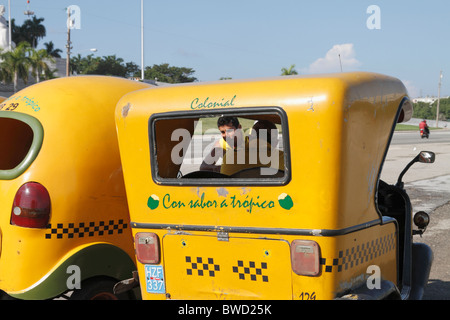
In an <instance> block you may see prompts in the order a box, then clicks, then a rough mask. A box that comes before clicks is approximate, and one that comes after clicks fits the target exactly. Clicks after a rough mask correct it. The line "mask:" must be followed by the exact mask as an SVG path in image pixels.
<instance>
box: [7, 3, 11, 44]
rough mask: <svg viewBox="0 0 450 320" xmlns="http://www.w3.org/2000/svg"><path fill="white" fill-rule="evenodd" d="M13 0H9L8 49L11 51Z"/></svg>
mask: <svg viewBox="0 0 450 320" xmlns="http://www.w3.org/2000/svg"><path fill="white" fill-rule="evenodd" d="M11 37H12V32H11V0H8V49H9V51H12V45H11V42H12V40H11Z"/></svg>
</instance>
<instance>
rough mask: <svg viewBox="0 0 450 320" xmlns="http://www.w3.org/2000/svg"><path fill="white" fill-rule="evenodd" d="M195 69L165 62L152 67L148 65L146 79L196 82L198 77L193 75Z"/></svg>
mask: <svg viewBox="0 0 450 320" xmlns="http://www.w3.org/2000/svg"><path fill="white" fill-rule="evenodd" d="M194 72H195V71H194V69H191V68H185V67H174V66H169V64H168V63H163V64H159V65H156V64H154V65H153V66H152V67H146V68H145V70H144V76H145V79H151V80H157V81H161V82H167V83H185V82H195V81H197V78H195V77H193V76H192V74H193V73H194Z"/></svg>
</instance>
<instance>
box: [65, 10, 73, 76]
mask: <svg viewBox="0 0 450 320" xmlns="http://www.w3.org/2000/svg"><path fill="white" fill-rule="evenodd" d="M67 19H68V20H67V21H68V24H67V44H66V48H67V59H66V77H69V76H70V49H72V47H71V44H72V42H70V28H71V22H72V21H71V20H70V8H68V9H67Z"/></svg>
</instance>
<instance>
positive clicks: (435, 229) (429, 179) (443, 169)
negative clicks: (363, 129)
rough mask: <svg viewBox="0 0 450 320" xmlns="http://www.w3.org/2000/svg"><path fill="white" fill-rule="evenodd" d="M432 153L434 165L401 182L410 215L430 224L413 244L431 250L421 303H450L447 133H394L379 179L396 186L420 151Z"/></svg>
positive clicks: (412, 172) (449, 133) (415, 168)
mask: <svg viewBox="0 0 450 320" xmlns="http://www.w3.org/2000/svg"><path fill="white" fill-rule="evenodd" d="M422 150H427V151H433V152H435V154H436V161H435V163H433V164H422V163H416V164H414V165H413V166H412V167H411V168H410V170H409V171H408V173H406V174H405V176H404V179H403V181H404V182H405V189H406V191H407V192H408V194H409V197H410V198H411V203H412V206H413V212H417V211H419V210H424V211H426V212H428V213H429V214H430V224H429V226H428V228H427V230H426V232H425V233H424V234H423V236H422V237H420V236H414V241H415V242H423V243H426V244H427V245H429V246H430V247H431V249H432V250H433V254H434V261H433V265H432V267H431V272H430V277H429V282H428V285H427V287H426V289H425V293H424V297H423V299H424V300H450V268H449V266H450V254H449V252H450V130H449V129H446V130H439V131H432V132H431V135H430V139H421V138H420V137H419V135H418V132H396V133H395V134H394V137H393V140H392V144H391V147H390V149H389V152H388V154H387V157H386V162H385V164H384V168H383V171H382V174H381V179H383V180H385V181H386V182H388V183H395V182H396V180H397V177H398V174H399V173H400V172H401V171H402V169H403V168H404V167H405V166H406V165H407V164H408V162H409V161H410V160H411V159H412V158H414V156H416V155H417V154H418V153H419V152H420V151H422Z"/></svg>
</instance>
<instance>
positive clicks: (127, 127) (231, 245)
mask: <svg viewBox="0 0 450 320" xmlns="http://www.w3.org/2000/svg"><path fill="white" fill-rule="evenodd" d="M221 115H238V116H240V117H242V118H247V119H251V120H252V121H253V120H255V119H271V120H273V121H274V122H276V123H277V124H278V125H279V129H280V131H281V132H282V139H280V140H281V141H280V147H281V148H282V149H283V152H284V170H283V171H284V172H282V173H281V175H276V176H273V177H268V178H264V177H261V176H257V175H255V176H252V177H250V178H248V179H247V176H245V175H238V176H230V177H224V176H215V175H211V176H210V177H209V178H207V179H201V178H199V176H196V177H194V178H191V177H192V175H187V174H184V175H182V173H181V171H180V170H181V169H180V164H174V163H173V162H174V161H173V159H172V158H171V156H170V154H172V156H173V155H174V154H173V153H172V152H173V151H174V150H175V151H176V154H177V155H178V151H179V149H177V147H178V145H177V144H179V143H180V141H181V140H180V138H179V136H178V135H176V134H175V135H174V134H173V132H174V131H175V130H176V129H179V128H182V130H188V131H189V132H190V134H191V135H192V134H193V132H194V135H195V134H196V133H195V132H196V131H194V130H195V129H194V128H193V127H192V125H193V124H192V123H193V121H198V119H200V118H202V117H205V119H208V118H209V117H213V116H217V117H218V116H221ZM411 115H412V107H411V104H410V103H409V101H408V100H407V91H406V89H405V87H404V85H403V84H402V83H401V82H400V81H399V80H397V79H395V78H391V77H388V76H384V75H380V74H374V73H363V72H361V73H340V74H332V75H317V76H315V75H314V76H294V77H277V78H269V79H253V80H242V81H237V80H236V81H234V80H233V81H219V82H211V83H195V84H187V85H176V86H170V87H161V88H155V89H151V90H141V91H138V92H133V93H130V94H128V95H125V96H124V97H123V98H122V99H121V100H120V101H119V103H118V104H117V108H116V126H117V130H118V139H119V148H120V154H121V159H122V165H123V170H124V178H125V185H126V192H127V197H128V204H129V209H130V219H131V228H132V232H133V238H134V239H135V248H136V251H137V252H138V251H139V250H140V249H142V250H144V251H145V248H146V246H149V245H150V244H155V243H156V246H154V247H152V248H153V249H150V250H156V251H159V255H158V254H157V258H156V259H155V260H154V262H153V263H148V262H145V259H140V257H139V254H138V255H137V258H138V261H137V270H138V274H139V282H140V287H141V294H142V297H143V299H303V300H308V299H310V300H311V299H335V298H338V297H340V296H342V295H344V294H345V293H348V292H349V291H351V290H352V289H353V288H356V287H359V286H361V285H365V284H366V282H367V281H368V279H370V276H371V275H372V271H371V270H372V269H371V268H369V267H370V266H374V265H375V266H377V267H378V268H379V270H380V272H381V274H380V276H381V279H382V280H383V281H387V282H389V283H393V284H395V285H398V283H399V281H400V280H399V274H398V267H399V266H398V263H399V262H398V259H399V257H398V255H399V251H398V241H399V239H398V230H397V226H396V223H395V221H394V219H390V218H386V217H383V216H382V215H381V214H380V212H379V210H378V209H377V205H376V192H377V186H378V179H379V175H380V172H381V168H382V165H383V162H384V159H385V156H386V153H387V148H388V146H389V142H390V139H391V135H392V133H393V130H394V127H395V124H396V122H397V121H401V120H407V119H409V118H410V117H411ZM206 121H207V120H205V122H204V123H206ZM183 132H184V131H183ZM197 134H198V132H197ZM192 141H193V140H192ZM196 174H197V173H196ZM314 248H316V249H317V252H316V255H317V254H318V257H317V256H316V259H317V261H318V266H316V271H315V273H314V272H313V273H311V274H298V273H299V272H297V271H294V270H293V267H292V264H293V263H294V262H293V261H294V256H295V254H297V253H298V254H301V255H302V256H303V257H305V256H306V257H308V254H312V253H313V250H316V249H314ZM141 260H142V261H144V262H141ZM313 269H314V268H313ZM313 271H314V270H313ZM302 272H303V271H302ZM302 272H300V273H302Z"/></svg>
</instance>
